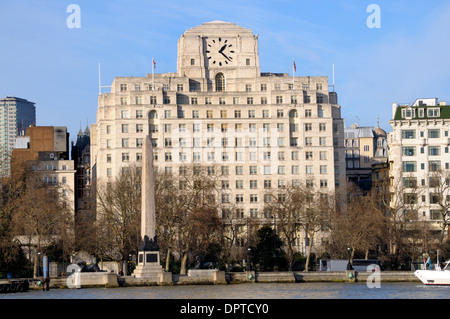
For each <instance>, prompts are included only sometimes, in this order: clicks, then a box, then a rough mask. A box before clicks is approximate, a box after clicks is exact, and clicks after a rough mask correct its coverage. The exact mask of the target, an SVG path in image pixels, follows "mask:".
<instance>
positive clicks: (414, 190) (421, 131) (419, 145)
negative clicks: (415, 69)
mask: <svg viewBox="0 0 450 319" xmlns="http://www.w3.org/2000/svg"><path fill="white" fill-rule="evenodd" d="M392 111H393V114H392V117H393V119H392V120H391V121H390V122H389V123H390V124H391V126H392V132H391V133H390V134H389V138H388V139H389V166H390V167H389V173H390V188H391V197H392V198H391V208H398V207H403V211H404V216H406V217H407V218H410V219H411V220H419V221H431V222H432V223H433V224H434V225H435V226H436V227H437V228H438V229H441V228H442V226H443V223H447V222H448V220H447V221H444V220H443V216H442V212H443V211H446V210H447V208H446V207H448V204H449V203H450V196H449V195H450V192H449V186H448V181H449V176H450V175H449V171H450V170H449V168H450V166H449V165H450V152H449V148H450V137H449V131H450V106H449V105H447V104H446V102H438V99H434V98H433V99H417V100H416V101H415V103H414V104H413V105H399V104H397V103H394V104H393V109H392Z"/></svg>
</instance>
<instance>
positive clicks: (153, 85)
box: [152, 57, 155, 91]
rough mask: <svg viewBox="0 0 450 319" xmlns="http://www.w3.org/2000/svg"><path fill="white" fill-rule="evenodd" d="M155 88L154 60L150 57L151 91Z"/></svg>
mask: <svg viewBox="0 0 450 319" xmlns="http://www.w3.org/2000/svg"><path fill="white" fill-rule="evenodd" d="M154 90H155V60H153V57H152V91H154Z"/></svg>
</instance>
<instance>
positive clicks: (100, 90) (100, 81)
mask: <svg viewBox="0 0 450 319" xmlns="http://www.w3.org/2000/svg"><path fill="white" fill-rule="evenodd" d="M101 94H102V80H101V75H100V62H99V63H98V95H101Z"/></svg>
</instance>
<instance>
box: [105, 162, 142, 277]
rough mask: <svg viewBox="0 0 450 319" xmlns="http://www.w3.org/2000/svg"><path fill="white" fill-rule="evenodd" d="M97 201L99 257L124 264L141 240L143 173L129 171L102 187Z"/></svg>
mask: <svg viewBox="0 0 450 319" xmlns="http://www.w3.org/2000/svg"><path fill="white" fill-rule="evenodd" d="M97 198H98V207H97V221H98V233H97V234H98V249H99V254H100V255H101V256H105V257H108V258H111V259H113V260H117V261H122V262H123V261H124V260H125V258H126V256H128V254H130V253H135V252H136V250H137V246H138V245H139V240H140V217H141V169H140V168H139V167H136V166H129V167H126V168H125V169H123V170H122V172H121V174H120V175H119V176H118V177H117V178H116V179H115V180H114V181H113V182H111V183H105V184H103V185H99V187H98V189H97ZM120 267H122V263H120ZM120 269H121V270H122V268H120Z"/></svg>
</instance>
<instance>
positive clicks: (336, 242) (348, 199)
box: [331, 183, 385, 261]
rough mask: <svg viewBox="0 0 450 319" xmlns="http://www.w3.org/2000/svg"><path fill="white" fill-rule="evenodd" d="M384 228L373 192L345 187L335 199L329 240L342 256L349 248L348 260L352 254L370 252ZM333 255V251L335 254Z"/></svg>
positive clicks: (383, 219)
mask: <svg viewBox="0 0 450 319" xmlns="http://www.w3.org/2000/svg"><path fill="white" fill-rule="evenodd" d="M384 228H385V216H384V214H383V212H382V210H380V208H379V205H378V202H377V200H376V197H375V195H374V193H373V192H369V193H368V194H364V193H363V192H362V191H361V189H359V188H358V187H357V186H356V185H354V184H352V183H350V184H348V185H347V186H346V187H345V189H344V190H343V192H342V193H341V194H340V196H339V200H338V205H337V209H336V211H335V213H334V215H333V218H332V228H331V238H332V244H333V246H334V248H335V250H337V253H338V254H339V255H340V256H341V257H342V256H345V252H346V250H347V249H348V248H350V260H351V261H352V260H353V258H354V255H355V252H356V251H361V252H365V253H366V257H367V256H368V251H369V250H370V249H374V248H375V247H376V244H377V243H378V241H377V239H378V238H379V237H380V236H381V234H382V233H381V232H382V230H383V229H384ZM335 253H336V252H335Z"/></svg>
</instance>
